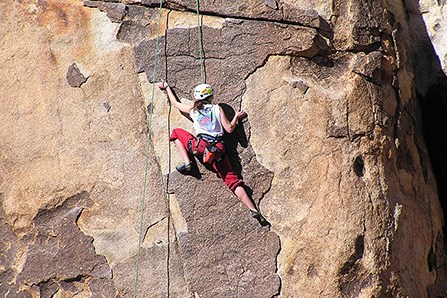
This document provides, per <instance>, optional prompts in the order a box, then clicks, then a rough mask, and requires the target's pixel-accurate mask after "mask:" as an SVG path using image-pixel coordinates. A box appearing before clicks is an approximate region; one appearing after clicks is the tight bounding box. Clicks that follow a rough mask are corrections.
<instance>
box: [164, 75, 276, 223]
mask: <svg viewBox="0 0 447 298" xmlns="http://www.w3.org/2000/svg"><path fill="white" fill-rule="evenodd" d="M158 87H159V88H160V89H161V90H165V91H166V93H167V95H168V98H169V101H170V103H171V104H172V105H173V106H174V107H175V108H176V109H178V110H179V111H180V112H181V113H183V114H184V115H188V116H189V117H190V119H191V120H192V121H193V123H194V129H195V132H196V136H193V135H192V134H191V133H189V132H187V131H185V130H183V129H181V128H175V129H174V130H173V131H172V134H171V136H170V138H169V140H170V141H173V142H174V144H175V146H176V148H177V150H178V151H179V153H180V155H181V156H182V159H183V162H181V163H180V164H179V165H177V166H176V169H177V171H179V172H180V173H182V174H185V173H188V172H190V171H191V170H192V166H193V164H192V162H191V155H193V156H197V157H198V158H202V161H203V162H204V163H206V164H212V166H213V168H214V170H215V171H216V172H217V174H218V176H219V177H220V178H222V180H223V181H224V183H225V184H226V185H227V186H228V188H229V189H230V190H231V191H232V192H234V194H235V195H236V196H237V197H238V198H239V199H240V200H241V201H242V202H243V203H244V204H245V205H246V206H247V207H248V208H249V209H250V214H251V216H252V217H253V218H255V219H256V220H258V222H259V224H260V225H261V226H266V225H268V224H269V223H268V222H267V220H266V219H265V218H264V216H263V215H262V214H261V212H260V210H259V208H258V207H257V206H256V205H255V203H254V202H253V200H252V199H251V198H250V197H249V196H248V194H247V192H246V190H245V188H244V181H243V180H242V179H241V178H240V176H239V175H237V173H236V172H235V170H234V168H233V166H232V164H231V162H230V161H229V159H228V156H227V155H226V153H225V145H224V143H223V139H222V137H223V134H224V131H226V132H228V133H231V132H233V130H234V129H235V127H236V125H237V124H238V121H239V120H240V119H242V118H244V117H246V116H247V114H246V113H245V112H244V111H238V112H236V113H235V115H234V117H233V119H232V120H231V121H230V120H228V118H227V116H226V114H225V112H224V111H223V109H222V108H221V107H220V106H219V105H218V104H211V98H212V96H213V95H214V90H213V88H212V87H211V86H210V85H208V84H200V85H197V86H196V87H195V88H194V98H195V101H194V105H193V106H190V105H188V104H184V103H182V102H180V101H179V100H178V98H177V96H176V95H175V93H174V92H173V90H172V88H171V87H170V86H169V84H168V83H167V82H159V83H158Z"/></svg>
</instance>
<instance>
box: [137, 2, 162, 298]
mask: <svg viewBox="0 0 447 298" xmlns="http://www.w3.org/2000/svg"><path fill="white" fill-rule="evenodd" d="M162 7H163V0H160V7H159V16H158V35H157V41H156V43H155V58H154V70H153V73H152V99H151V104H150V105H149V124H148V132H147V145H146V164H145V168H144V179H143V193H142V197H141V214H140V231H139V237H138V253H137V261H136V265H135V281H134V289H133V297H134V298H136V297H137V284H138V274H139V269H140V255H141V241H142V240H143V219H144V211H145V198H146V190H147V186H146V184H147V171H148V168H149V150H150V145H151V130H152V111H153V106H154V97H155V80H156V79H157V64H158V51H159V47H160V32H161V14H162V10H163V8H162Z"/></svg>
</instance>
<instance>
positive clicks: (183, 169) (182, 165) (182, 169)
mask: <svg viewBox="0 0 447 298" xmlns="http://www.w3.org/2000/svg"><path fill="white" fill-rule="evenodd" d="M175 168H176V169H177V171H179V172H180V173H182V174H184V173H188V172H190V171H191V169H192V166H191V163H189V164H186V163H184V162H182V163H179V164H178V165H177V166H176V167H175Z"/></svg>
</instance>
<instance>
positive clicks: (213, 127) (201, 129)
mask: <svg viewBox="0 0 447 298" xmlns="http://www.w3.org/2000/svg"><path fill="white" fill-rule="evenodd" d="M189 115H190V116H191V119H192V120H193V121H194V129H195V131H196V134H201V133H204V134H207V135H210V136H213V137H221V136H222V135H223V134H224V130H223V127H222V123H221V122H220V107H219V105H213V104H205V105H204V106H203V107H202V109H201V110H200V111H197V110H195V109H192V110H191V112H190V113H189Z"/></svg>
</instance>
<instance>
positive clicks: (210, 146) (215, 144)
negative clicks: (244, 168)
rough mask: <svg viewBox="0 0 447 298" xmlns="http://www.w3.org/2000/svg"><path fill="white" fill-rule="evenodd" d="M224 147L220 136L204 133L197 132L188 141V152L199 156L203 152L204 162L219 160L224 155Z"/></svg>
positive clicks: (209, 162)
mask: <svg viewBox="0 0 447 298" xmlns="http://www.w3.org/2000/svg"><path fill="white" fill-rule="evenodd" d="M193 141H194V142H193ZM193 143H194V144H193ZM203 147H204V148H203ZM224 148H225V145H224V141H223V138H222V137H213V136H210V135H207V134H204V133H200V134H198V135H197V137H196V138H195V139H191V140H189V142H188V150H189V152H192V154H193V155H195V156H199V155H201V152H203V158H202V161H203V162H204V163H206V164H212V163H214V162H219V161H221V160H222V158H223V157H224V156H225V149H224Z"/></svg>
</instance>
